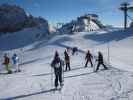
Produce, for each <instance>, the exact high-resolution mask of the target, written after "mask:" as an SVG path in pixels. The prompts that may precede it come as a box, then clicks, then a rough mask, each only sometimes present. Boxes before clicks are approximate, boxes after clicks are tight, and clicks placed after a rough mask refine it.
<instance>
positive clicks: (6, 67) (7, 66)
mask: <svg viewBox="0 0 133 100" xmlns="http://www.w3.org/2000/svg"><path fill="white" fill-rule="evenodd" d="M3 64H4V65H5V69H6V70H7V73H8V74H11V73H12V71H11V70H10V68H9V64H10V58H9V57H8V56H7V54H5V55H4V62H3Z"/></svg>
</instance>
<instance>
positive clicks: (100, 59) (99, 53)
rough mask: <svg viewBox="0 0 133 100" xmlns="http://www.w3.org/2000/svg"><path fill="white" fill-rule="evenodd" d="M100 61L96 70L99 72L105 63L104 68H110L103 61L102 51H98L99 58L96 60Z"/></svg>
mask: <svg viewBox="0 0 133 100" xmlns="http://www.w3.org/2000/svg"><path fill="white" fill-rule="evenodd" d="M96 61H98V64H97V67H96V71H95V72H97V71H98V70H99V67H100V65H103V67H104V69H105V70H107V69H108V68H107V67H106V66H105V64H104V62H103V55H102V53H101V52H100V51H99V52H98V59H97V60H96Z"/></svg>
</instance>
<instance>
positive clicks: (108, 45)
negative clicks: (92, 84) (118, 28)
mask: <svg viewBox="0 0 133 100" xmlns="http://www.w3.org/2000/svg"><path fill="white" fill-rule="evenodd" d="M107 49H108V65H110V42H109V41H108V43H107Z"/></svg>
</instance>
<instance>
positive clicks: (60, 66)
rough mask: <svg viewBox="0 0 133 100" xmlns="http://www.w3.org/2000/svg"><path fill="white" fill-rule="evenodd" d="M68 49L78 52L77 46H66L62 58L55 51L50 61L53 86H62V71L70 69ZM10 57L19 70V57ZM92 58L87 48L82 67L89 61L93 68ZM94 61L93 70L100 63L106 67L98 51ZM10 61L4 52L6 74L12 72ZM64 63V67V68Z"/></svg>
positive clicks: (16, 69)
mask: <svg viewBox="0 0 133 100" xmlns="http://www.w3.org/2000/svg"><path fill="white" fill-rule="evenodd" d="M70 51H72V53H71V54H72V55H75V54H77V53H78V48H77V47H74V48H72V49H70V48H66V50H65V51H64V60H62V59H61V58H60V56H59V53H58V51H56V52H55V55H54V59H53V60H52V62H51V67H52V68H53V69H54V74H55V82H54V86H55V88H57V87H58V85H59V83H60V87H62V86H63V80H64V79H63V73H64V71H70V70H71V66H70ZM11 59H12V65H13V67H14V68H15V71H16V72H20V68H19V57H18V56H17V54H16V53H14V54H13V56H12V58H11ZM93 59H94V56H93V55H92V54H91V53H90V51H89V50H88V51H87V53H86V56H85V65H84V67H87V66H88V63H90V65H91V67H94V68H95V66H94V65H95V64H93ZM96 61H97V62H98V64H97V66H96V69H95V72H97V71H98V70H99V67H100V65H103V67H104V69H105V70H107V69H108V68H107V67H106V65H105V64H104V60H103V55H102V53H101V52H100V51H99V52H98V57H97V59H96ZM10 63H11V61H10V58H9V56H8V55H7V54H5V55H4V62H3V65H5V69H6V70H7V73H8V74H11V73H12V70H11V66H10ZM64 65H65V69H64Z"/></svg>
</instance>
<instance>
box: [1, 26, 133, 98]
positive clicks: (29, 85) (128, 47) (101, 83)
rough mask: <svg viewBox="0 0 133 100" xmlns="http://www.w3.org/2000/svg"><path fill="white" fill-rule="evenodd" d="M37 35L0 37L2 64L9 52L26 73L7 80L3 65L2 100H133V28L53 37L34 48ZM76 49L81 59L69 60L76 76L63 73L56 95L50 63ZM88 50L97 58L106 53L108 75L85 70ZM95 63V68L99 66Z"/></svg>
mask: <svg viewBox="0 0 133 100" xmlns="http://www.w3.org/2000/svg"><path fill="white" fill-rule="evenodd" d="M33 31H36V32H33ZM37 31H38V30H33V29H32V31H25V32H24V33H21V32H20V33H19V34H14V36H10V35H7V36H2V37H0V50H1V52H0V54H1V60H0V61H1V63H2V60H3V59H2V56H3V54H4V53H5V52H7V53H8V55H9V56H10V57H11V56H12V54H13V53H14V52H17V54H18V55H19V57H20V59H21V60H20V67H21V69H22V72H20V73H14V74H10V75H4V74H2V73H4V72H5V70H4V66H3V65H1V71H0V73H1V74H0V90H1V92H0V100H132V98H133V67H132V66H133V62H132V59H133V45H132V43H133V34H132V32H133V28H129V29H127V30H125V31H123V30H119V31H118V30H116V29H115V31H113V29H109V30H108V29H106V30H98V31H93V32H77V34H73V35H68V34H63V35H54V36H49V37H50V38H48V37H47V38H43V39H38V41H36V42H34V43H32V39H33V40H34V39H35V38H34V37H35V35H36V34H34V33H37ZM32 32H33V34H32ZM28 33H30V34H28ZM39 33H40V32H39ZM23 34H25V35H23ZM21 43H24V44H25V45H21ZM26 44H27V45H26ZM15 46H17V47H15ZM75 46H76V47H78V49H79V53H78V55H75V56H72V55H71V54H70V59H71V69H72V70H71V71H68V72H64V86H63V88H62V90H61V92H58V91H56V92H53V91H51V89H52V88H53V81H54V79H53V74H52V73H51V67H50V63H51V60H52V59H53V56H54V52H55V51H56V50H58V51H59V53H60V56H61V58H62V59H63V57H64V56H63V52H64V50H65V48H66V47H70V48H71V47H75ZM13 47H14V48H15V49H13ZM88 49H89V50H90V51H91V52H92V53H93V55H97V51H101V52H102V53H103V55H104V59H105V61H106V64H107V66H108V67H109V70H107V71H106V70H104V71H103V70H102V71H99V72H97V73H94V72H93V68H91V67H88V68H84V63H85V61H84V57H85V53H86V51H87V50H88ZM108 57H109V58H108ZM108 61H109V62H108ZM93 63H94V65H95V67H96V62H95V60H94V61H93ZM108 64H110V65H108Z"/></svg>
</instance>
